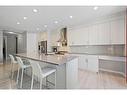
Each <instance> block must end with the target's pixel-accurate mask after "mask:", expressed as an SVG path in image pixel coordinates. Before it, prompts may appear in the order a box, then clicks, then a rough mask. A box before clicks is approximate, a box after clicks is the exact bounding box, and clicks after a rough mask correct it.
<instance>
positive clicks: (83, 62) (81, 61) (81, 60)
mask: <svg viewBox="0 0 127 95" xmlns="http://www.w3.org/2000/svg"><path fill="white" fill-rule="evenodd" d="M78 62H79V69H83V70H87V64H88V61H87V56H86V55H79V60H78Z"/></svg>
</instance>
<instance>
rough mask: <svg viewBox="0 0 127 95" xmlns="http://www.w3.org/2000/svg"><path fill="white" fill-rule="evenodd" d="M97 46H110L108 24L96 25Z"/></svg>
mask: <svg viewBox="0 0 127 95" xmlns="http://www.w3.org/2000/svg"><path fill="white" fill-rule="evenodd" d="M98 44H99V45H106V44H108V45H109V44H110V23H109V22H106V23H101V24H99V25H98Z"/></svg>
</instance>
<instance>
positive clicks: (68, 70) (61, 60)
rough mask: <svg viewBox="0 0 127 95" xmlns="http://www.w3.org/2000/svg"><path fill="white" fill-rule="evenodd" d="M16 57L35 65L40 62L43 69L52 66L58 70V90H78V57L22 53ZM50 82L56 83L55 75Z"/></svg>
mask: <svg viewBox="0 0 127 95" xmlns="http://www.w3.org/2000/svg"><path fill="white" fill-rule="evenodd" d="M16 56H19V57H21V58H26V59H28V60H32V61H34V62H35V63H36V62H39V64H40V66H41V67H44V66H51V67H53V68H56V89H76V88H78V57H76V56H71V55H58V54H49V55H45V54H39V53H20V54H16ZM48 80H50V81H51V82H54V75H51V76H50V77H49V79H48ZM43 83H45V81H44V82H43Z"/></svg>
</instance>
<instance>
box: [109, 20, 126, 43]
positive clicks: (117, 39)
mask: <svg viewBox="0 0 127 95" xmlns="http://www.w3.org/2000/svg"><path fill="white" fill-rule="evenodd" d="M111 44H125V22H124V19H118V20H114V21H111Z"/></svg>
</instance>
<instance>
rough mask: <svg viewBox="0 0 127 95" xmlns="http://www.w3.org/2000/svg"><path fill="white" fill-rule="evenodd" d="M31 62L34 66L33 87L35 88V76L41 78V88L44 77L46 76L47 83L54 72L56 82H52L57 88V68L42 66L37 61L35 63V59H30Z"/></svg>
mask: <svg viewBox="0 0 127 95" xmlns="http://www.w3.org/2000/svg"><path fill="white" fill-rule="evenodd" d="M30 64H31V66H32V81H31V89H32V88H33V80H34V77H35V76H36V77H38V78H39V79H40V89H41V88H42V80H43V78H46V84H47V77H48V76H49V75H51V74H53V73H54V74H55V83H52V84H54V86H55V88H56V69H54V68H51V67H44V68H41V67H40V65H39V64H38V63H37V62H36V63H35V61H33V60H30ZM46 86H47V85H46Z"/></svg>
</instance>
